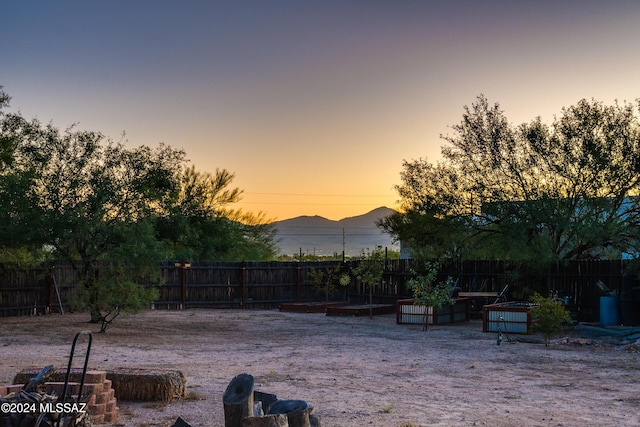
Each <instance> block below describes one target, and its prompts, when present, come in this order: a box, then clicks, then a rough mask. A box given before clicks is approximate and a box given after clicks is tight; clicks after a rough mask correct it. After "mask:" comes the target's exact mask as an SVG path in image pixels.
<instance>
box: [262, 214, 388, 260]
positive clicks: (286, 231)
mask: <svg viewBox="0 0 640 427" xmlns="http://www.w3.org/2000/svg"><path fill="white" fill-rule="evenodd" d="M393 212H394V211H393V209H389V208H387V207H380V208H377V209H374V210H372V211H371V212H368V213H366V214H364V215H358V216H353V217H349V218H344V219H341V220H339V221H333V220H330V219H327V218H323V217H321V216H317V215H315V216H299V217H296V218H291V219H285V220H282V221H276V222H274V225H275V226H276V230H277V236H276V239H277V240H278V247H279V248H280V252H281V253H282V254H286V255H294V254H296V255H297V254H299V253H300V251H301V250H302V252H303V253H305V254H315V255H332V254H334V253H337V254H342V250H343V247H344V251H345V255H346V256H356V255H360V254H361V253H363V252H369V251H371V250H373V249H374V248H376V247H378V246H382V247H383V248H384V247H388V248H389V249H393V250H399V249H400V246H399V245H398V244H397V243H396V244H394V243H393V242H392V241H391V237H390V236H389V235H388V234H385V233H383V232H382V231H381V230H380V229H379V228H378V227H376V224H375V223H376V221H377V220H378V219H380V218H384V217H386V216H388V215H390V214H391V213H393Z"/></svg>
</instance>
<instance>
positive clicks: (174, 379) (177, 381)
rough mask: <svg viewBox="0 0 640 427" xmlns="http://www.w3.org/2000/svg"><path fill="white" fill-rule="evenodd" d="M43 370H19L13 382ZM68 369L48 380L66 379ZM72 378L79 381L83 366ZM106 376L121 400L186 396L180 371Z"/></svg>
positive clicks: (134, 371)
mask: <svg viewBox="0 0 640 427" xmlns="http://www.w3.org/2000/svg"><path fill="white" fill-rule="evenodd" d="M39 372H40V369H39V368H28V369H23V370H22V371H20V372H19V373H18V374H17V375H16V376H15V379H14V382H13V383H14V384H26V383H28V382H29V380H30V379H31V378H33V377H34V376H36V375H37V374H38V373H39ZM66 375H67V372H66V369H63V370H54V372H53V373H52V374H51V376H50V377H49V378H48V381H57V382H61V381H64V380H65V378H66ZM69 377H70V378H69V381H75V382H79V381H80V378H81V377H82V370H81V369H72V370H71V375H70V376H69ZM107 379H108V380H111V388H113V389H114V390H115V393H116V398H117V399H118V400H119V401H122V400H128V401H134V402H171V401H173V400H176V399H182V398H184V397H185V396H186V395H187V387H186V384H187V380H186V378H185V377H184V375H183V374H182V372H180V371H154V370H151V369H118V370H117V371H107Z"/></svg>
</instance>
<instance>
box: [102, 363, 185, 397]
mask: <svg viewBox="0 0 640 427" xmlns="http://www.w3.org/2000/svg"><path fill="white" fill-rule="evenodd" d="M107 379H109V380H111V381H112V383H111V387H113V389H114V390H115V391H116V397H117V398H118V400H128V401H135V402H150V401H154V402H158V401H159V402H171V401H172V400H176V399H182V398H184V397H185V396H186V395H187V387H186V385H187V380H186V378H185V377H184V375H183V374H182V372H180V371H169V372H158V371H153V370H147V369H119V370H117V371H107Z"/></svg>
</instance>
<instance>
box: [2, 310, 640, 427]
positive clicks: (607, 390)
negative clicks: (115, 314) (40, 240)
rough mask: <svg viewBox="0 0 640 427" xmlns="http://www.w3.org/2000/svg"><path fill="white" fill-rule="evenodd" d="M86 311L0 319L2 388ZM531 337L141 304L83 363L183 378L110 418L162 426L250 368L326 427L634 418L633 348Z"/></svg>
mask: <svg viewBox="0 0 640 427" xmlns="http://www.w3.org/2000/svg"><path fill="white" fill-rule="evenodd" d="M87 320H88V315H87V314H65V315H59V314H56V315H48V316H34V317H13V318H0V384H6V383H11V382H12V380H13V378H14V376H15V375H16V373H17V372H19V371H20V370H22V369H24V368H30V367H36V368H41V367H43V366H45V365H48V364H53V365H54V366H56V367H60V368H66V366H67V361H68V357H69V352H70V349H71V343H72V341H73V337H74V336H75V334H76V332H78V331H84V330H93V331H96V330H97V326H96V325H90V324H88V323H87ZM505 338H516V336H510V337H505ZM79 342H80V340H79ZM541 342H542V341H541V340H540V339H538V338H536V337H530V336H529V337H527V338H526V339H518V340H512V341H507V340H505V341H503V342H502V345H497V340H496V334H495V333H483V332H482V323H481V321H480V320H472V321H470V322H469V323H463V324H457V325H442V326H434V327H431V328H430V329H429V330H428V331H427V332H425V331H423V330H422V327H421V326H420V325H397V324H396V323H395V316H394V315H383V316H375V317H374V318H373V319H369V318H368V317H327V316H325V315H324V314H302V313H287V312H279V311H277V310H264V311H253V310H185V311H148V312H144V313H142V314H138V315H133V316H125V317H121V318H118V319H117V320H116V321H115V323H114V324H113V326H112V328H111V329H110V330H109V331H108V332H107V333H106V334H99V333H93V344H92V349H91V354H90V361H89V368H90V369H97V370H116V369H119V368H152V369H156V370H159V371H161V370H171V371H173V370H179V371H181V372H182V373H183V374H184V375H185V377H186V379H187V398H186V399H184V400H179V401H173V402H170V403H160V402H137V403H134V402H124V401H119V402H118V406H119V408H120V418H119V421H118V423H117V424H114V425H117V426H140V427H141V426H170V425H172V424H173V422H174V421H175V420H176V418H177V417H178V416H181V417H182V418H183V419H184V420H185V421H187V422H188V423H190V424H191V425H192V426H194V427H197V426H213V427H215V426H223V425H224V411H223V404H222V394H223V393H224V391H225V389H226V387H227V385H228V383H229V381H230V380H231V379H232V378H233V377H234V376H235V375H237V374H239V373H248V374H251V375H253V376H254V377H255V384H256V387H255V388H256V389H257V390H260V391H265V392H268V393H273V394H276V395H277V396H278V397H279V398H281V399H303V400H306V401H307V402H309V404H311V405H312V406H313V407H314V410H313V413H314V414H316V415H317V416H319V417H320V421H321V424H322V426H324V427H332V426H380V427H386V426H389V427H398V426H476V425H481V426H638V425H640V353H639V346H638V344H640V343H638V342H620V341H619V340H616V341H612V340H611V339H607V338H606V337H598V338H593V337H585V336H584V335H583V334H579V333H578V332H576V331H573V332H568V333H567V334H565V335H564V336H562V337H560V338H558V339H556V340H554V341H552V343H551V345H550V346H549V347H545V346H544V345H543V344H542V343H541ZM78 347H81V344H78ZM76 354H78V353H76ZM83 360H84V358H83V357H79V356H77V355H76V357H75V358H74V366H81V365H82V361H83ZM116 393H117V390H116ZM116 397H117V395H116Z"/></svg>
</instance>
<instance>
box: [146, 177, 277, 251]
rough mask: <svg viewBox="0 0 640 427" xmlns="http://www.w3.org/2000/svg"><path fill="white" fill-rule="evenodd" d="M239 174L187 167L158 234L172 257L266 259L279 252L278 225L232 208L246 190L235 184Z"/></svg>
mask: <svg viewBox="0 0 640 427" xmlns="http://www.w3.org/2000/svg"><path fill="white" fill-rule="evenodd" d="M233 179H234V174H232V173H231V172H229V171H227V170H225V169H216V171H215V173H214V174H211V173H208V172H200V171H197V170H196V169H195V167H190V168H186V169H185V170H184V171H183V173H182V174H181V175H180V177H179V192H178V196H177V198H176V199H175V200H170V203H169V205H168V206H166V208H165V214H164V215H161V216H158V217H157V218H156V228H157V230H158V236H159V238H160V239H161V240H163V241H164V242H165V244H166V245H167V246H168V247H169V248H170V250H171V253H172V255H171V257H173V258H175V259H188V260H191V261H194V262H195V261H201V262H202V261H214V260H217V261H220V260H246V259H250V260H261V259H269V258H272V257H274V256H275V254H276V252H277V249H276V245H275V234H276V230H275V227H274V226H273V225H272V221H270V220H268V219H267V218H266V217H265V215H264V214H263V213H258V214H252V213H248V212H243V211H241V210H235V209H231V208H230V207H229V206H230V205H232V204H233V203H236V202H238V201H239V200H240V195H241V194H242V191H241V190H240V189H239V188H237V187H236V188H233V187H231V184H232V181H233Z"/></svg>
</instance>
